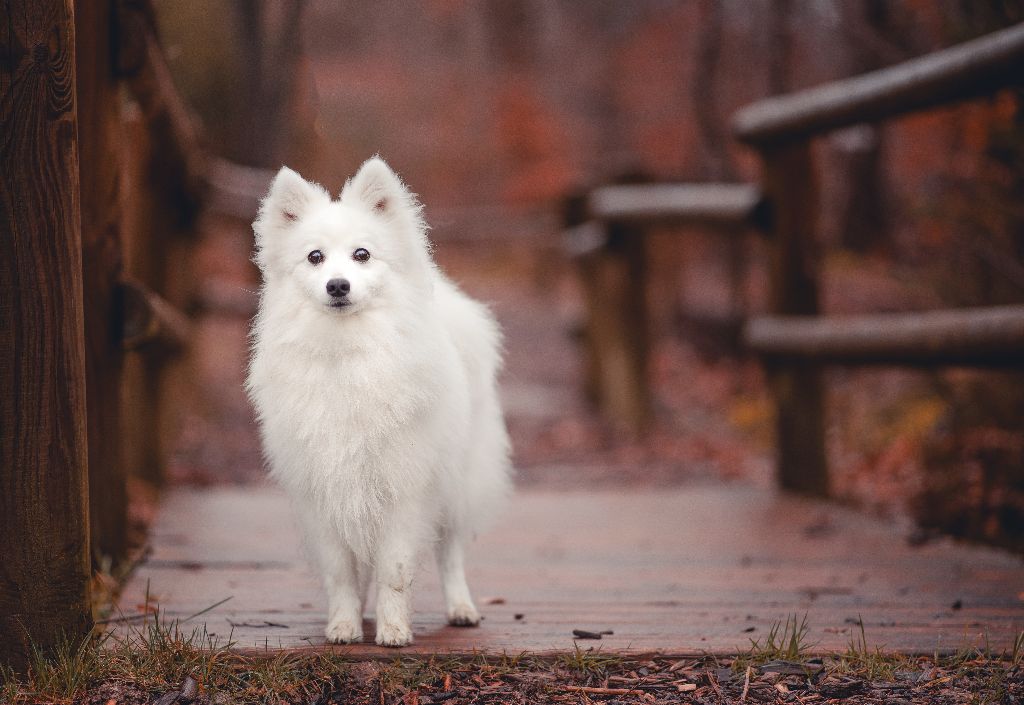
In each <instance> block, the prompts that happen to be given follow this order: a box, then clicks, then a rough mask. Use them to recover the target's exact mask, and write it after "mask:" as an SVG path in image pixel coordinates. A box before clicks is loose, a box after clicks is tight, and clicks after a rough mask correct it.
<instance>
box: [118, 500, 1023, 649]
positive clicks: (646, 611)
mask: <svg viewBox="0 0 1024 705" xmlns="http://www.w3.org/2000/svg"><path fill="white" fill-rule="evenodd" d="M290 511H291V510H290V508H289V505H288V501H287V500H286V498H285V497H284V496H283V495H282V494H280V493H279V492H278V491H276V490H273V489H268V488H251V487H250V488H214V489H208V490H177V491H174V492H172V493H171V494H170V495H169V496H168V497H167V501H166V503H165V504H164V506H163V508H162V511H161V514H160V516H159V517H158V519H157V522H156V525H155V527H154V530H153V553H152V555H151V557H150V559H149V560H148V561H147V562H146V563H144V564H143V565H141V566H140V567H139V568H138V570H137V571H136V572H135V574H134V575H133V577H132V579H131V582H130V583H129V584H128V586H127V588H126V589H125V592H124V594H123V596H122V599H121V603H120V604H121V610H122V614H123V615H124V616H127V617H132V616H133V615H137V614H139V612H141V610H142V609H143V608H144V607H145V604H144V603H145V600H146V592H147V589H148V590H149V594H150V598H151V601H152V602H156V603H158V604H159V607H160V608H161V609H162V610H163V611H164V613H165V616H167V617H168V618H171V619H174V618H180V619H184V618H186V617H188V616H190V615H192V614H195V613H196V612H199V611H200V610H203V609H204V608H206V607H209V606H210V605H213V604H214V603H216V602H218V601H220V600H223V599H225V598H231V599H230V600H228V601H227V602H225V603H224V604H223V605H221V606H219V607H217V608H216V609H214V610H212V611H210V612H209V613H207V614H204V615H203V616H202V617H201V618H199V619H196V620H193V621H192V622H189V623H188V624H187V625H186V626H187V627H188V628H189V629H191V628H192V627H194V626H199V625H201V624H202V623H204V622H205V624H206V626H207V628H208V629H209V630H210V631H212V632H214V633H215V634H217V635H218V636H219V637H221V638H222V639H223V640H226V639H227V637H228V635H229V634H230V635H231V638H232V639H234V640H235V642H236V643H237V648H239V649H250V650H261V649H263V648H265V647H266V648H270V649H278V648H285V649H306V648H313V649H331V650H334V651H337V652H340V653H347V654H350V655H352V656H353V657H384V658H390V657H394V656H396V655H398V654H408V653H413V654H427V653H440V654H447V653H459V654H470V653H474V652H483V653H490V654H498V655H500V654H501V653H502V652H505V653H509V654H518V653H521V652H523V651H530V652H536V653H549V652H555V651H561V652H565V651H571V650H572V649H573V637H572V630H573V629H585V630H590V631H600V630H604V629H610V630H612V631H614V632H615V633H614V634H613V635H608V636H605V637H604V638H603V639H602V640H601V641H581V642H579V644H580V645H581V646H582V647H584V648H585V647H588V646H594V647H600V648H601V649H602V650H603V651H606V652H634V653H638V652H643V653H647V652H653V651H661V652H663V653H668V654H700V653H701V652H703V651H707V652H711V653H722V654H725V653H735V652H736V651H737V650H745V649H746V648H747V647H749V644H750V642H749V639H750V638H755V639H756V638H763V636H764V635H765V633H766V632H767V631H768V629H769V628H770V626H771V624H772V622H773V621H775V620H780V619H782V620H784V619H785V618H786V617H787V616H789V615H792V614H794V613H796V614H798V615H800V616H803V614H804V613H807V616H808V623H809V625H810V627H811V633H810V635H809V641H810V643H813V644H815V645H816V647H815V648H816V649H818V650H843V649H845V647H846V645H847V643H848V642H849V640H850V638H851V636H852V635H853V629H854V628H855V625H854V624H853V623H852V622H855V621H856V619H857V618H858V616H862V617H863V619H864V624H865V630H866V634H867V638H868V640H869V643H870V644H871V645H877V646H879V647H884V648H886V649H889V650H894V651H896V650H898V651H905V652H916V653H929V654H930V653H932V652H933V651H934V650H935V649H939V650H940V651H950V650H955V649H957V648H959V647H961V646H966V645H968V644H975V643H981V642H982V640H983V638H984V637H986V636H987V638H988V639H989V640H990V641H991V644H992V647H993V648H996V649H998V648H1003V647H1005V646H1008V645H1009V644H1010V643H1011V642H1012V639H1013V636H1014V634H1015V630H1016V629H1018V627H1019V623H1020V622H1021V620H1024V600H1022V599H1021V596H1020V594H1019V593H1020V586H1021V585H1022V584H1024V563H1022V561H1021V560H1020V559H1019V558H1016V557H1014V556H1011V555H1009V554H1005V553H1002V552H999V551H995V550H990V549H985V548H969V547H965V546H962V545H958V544H955V543H954V542H952V541H946V540H942V541H936V542H934V543H931V544H927V545H924V546H919V547H916V548H915V547H911V546H909V545H908V543H907V541H906V539H905V535H906V532H907V531H909V526H908V525H906V524H899V523H895V522H889V521H884V520H879V519H876V518H872V517H867V516H864V515H861V514H858V513H856V512H853V511H850V510H848V509H843V508H839V507H835V506H832V505H826V504H824V503H820V502H816V501H812V500H809V499H800V498H796V497H793V496H791V495H790V496H787V495H783V494H777V493H774V492H771V491H765V490H758V489H754V488H744V487H735V486H734V487H715V486H703V487H688V488H673V489H662V490H655V491H651V490H646V491H619V492H616V491H614V490H605V491H599V492H586V491H581V492H565V493H558V492H524V493H521V494H520V495H519V496H517V497H516V498H515V499H514V500H513V503H512V505H511V506H510V507H509V509H508V511H507V512H506V513H505V515H504V516H503V517H501V518H500V519H499V521H498V523H497V525H496V526H495V527H494V529H493V530H491V531H489V532H487V533H485V534H483V535H482V536H481V537H480V539H479V540H478V541H477V542H476V543H475V544H473V546H472V547H471V550H470V557H469V560H468V563H467V566H468V571H469V581H470V585H471V586H472V588H473V589H474V592H475V594H476V596H477V598H478V602H479V607H480V609H481V611H482V613H483V615H484V617H485V619H484V621H483V624H482V625H481V626H480V628H478V629H460V628H455V627H448V626H446V625H445V622H444V616H443V612H442V605H443V602H442V600H441V594H440V588H439V585H438V579H437V576H436V574H435V572H434V570H433V567H432V565H431V561H430V560H429V559H428V558H427V557H424V558H425V560H424V561H423V563H424V568H423V570H422V571H421V575H419V576H418V578H417V580H416V588H415V598H414V600H415V604H416V610H417V611H416V615H415V618H414V623H413V629H414V632H415V636H416V640H417V641H416V643H415V644H414V646H413V647H412V648H411V649H403V650H401V651H398V652H396V651H394V650H388V649H380V648H378V647H376V646H373V645H372V643H368V642H367V643H363V644H358V645H352V646H329V645H326V644H324V639H323V629H324V623H325V615H326V607H325V598H324V595H323V592H322V590H321V589H320V587H319V581H318V579H317V578H316V576H315V575H314V574H313V573H312V572H311V571H310V570H309V568H308V567H307V564H306V562H305V561H304V560H303V558H302V555H301V551H300V550H299V545H300V544H299V536H298V532H297V531H296V530H295V528H294V525H293V520H292V515H291V513H290ZM498 598H500V599H498ZM957 600H959V601H960V602H961V604H962V607H961V608H960V609H954V608H953V604H954V603H955V602H956V601H957ZM366 615H367V620H366V622H365V624H364V632H365V633H366V634H367V635H372V634H373V627H374V625H373V622H372V619H370V617H371V616H372V610H370V609H368V610H367V612H366ZM516 615H521V617H520V618H518V619H517V618H516ZM131 624H132V623H131V622H129V623H124V622H122V623H120V624H118V625H117V629H118V633H119V634H126V633H128V632H129V631H130V629H131ZM134 624H135V625H138V624H139V622H135V623H134ZM751 628H753V631H748V630H750V629H751Z"/></svg>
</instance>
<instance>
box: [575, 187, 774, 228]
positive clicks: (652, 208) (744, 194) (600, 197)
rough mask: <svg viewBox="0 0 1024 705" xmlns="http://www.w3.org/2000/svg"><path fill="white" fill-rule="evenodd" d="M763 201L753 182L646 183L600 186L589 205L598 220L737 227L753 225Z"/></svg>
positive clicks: (592, 216) (590, 195)
mask: <svg viewBox="0 0 1024 705" xmlns="http://www.w3.org/2000/svg"><path fill="white" fill-rule="evenodd" d="M760 203H761V192H760V190H759V189H758V188H757V187H756V186H754V185H752V184H643V185H621V186H618V185H616V186H602V187H600V188H596V189H594V190H593V191H591V192H590V194H589V197H588V204H587V205H588V211H589V215H590V217H591V218H594V219H597V220H608V221H616V222H643V223H648V222H651V221H667V222H673V223H694V224H706V225H716V226H728V227H730V228H735V227H737V226H742V225H750V224H751V223H752V222H753V219H754V214H755V212H756V211H757V209H758V206H759V204H760ZM734 232H735V231H734Z"/></svg>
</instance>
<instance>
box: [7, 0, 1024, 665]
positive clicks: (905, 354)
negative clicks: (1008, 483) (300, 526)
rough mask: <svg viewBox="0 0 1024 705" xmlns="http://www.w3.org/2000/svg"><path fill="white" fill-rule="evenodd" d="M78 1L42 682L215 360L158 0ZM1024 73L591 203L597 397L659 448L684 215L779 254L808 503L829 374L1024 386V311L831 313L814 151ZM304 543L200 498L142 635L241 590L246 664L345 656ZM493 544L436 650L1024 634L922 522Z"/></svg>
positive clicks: (14, 626)
mask: <svg viewBox="0 0 1024 705" xmlns="http://www.w3.org/2000/svg"><path fill="white" fill-rule="evenodd" d="M75 5H76V7H75V8H74V9H73V8H72V2H71V0H31V1H30V0H14V1H13V2H10V3H8V5H7V8H8V10H7V11H8V13H9V16H8V17H7V20H8V22H7V24H8V28H9V31H8V32H7V33H6V34H4V35H3V38H2V39H0V49H2V55H3V56H4V57H5V59H4V61H3V62H0V121H2V123H3V126H4V129H3V140H2V141H0V165H2V169H3V180H2V182H0V223H2V224H3V228H2V231H0V234H2V237H0V322H2V327H0V663H11V664H14V665H16V666H17V665H20V664H23V663H24V662H25V658H26V655H27V652H28V649H29V645H30V644H31V643H34V644H36V645H38V646H40V647H43V648H48V647H50V646H52V645H53V644H55V643H57V642H58V641H59V640H61V639H63V638H64V637H65V636H67V635H78V634H85V633H87V632H88V631H89V630H90V628H91V627H92V625H93V617H92V605H91V595H90V575H91V572H92V569H93V568H94V567H97V568H98V567H105V566H107V567H108V566H110V565H115V566H116V565H118V564H122V563H123V561H124V559H125V546H126V490H125V487H126V481H127V474H128V471H127V468H132V469H133V471H136V472H142V473H144V474H147V475H148V476H149V478H150V479H152V480H156V481H159V479H160V467H161V464H162V462H163V458H164V451H163V449H162V448H161V447H160V444H159V438H160V437H161V433H160V429H161V426H162V423H163V422H162V415H163V414H164V413H165V412H166V403H165V400H164V398H163V394H162V392H161V390H162V389H164V388H166V386H167V384H168V382H167V380H169V379H170V380H175V379H176V378H175V374H176V373H175V371H174V366H173V362H172V360H173V355H174V353H175V351H176V350H180V349H181V348H182V347H183V346H186V345H187V344H188V340H189V319H188V313H189V308H190V306H189V304H190V301H191V297H190V294H189V286H190V284H191V282H192V280H193V276H192V274H191V271H190V268H189V264H188V262H189V253H190V250H191V241H190V233H191V232H192V230H193V227H192V226H193V222H194V217H195V214H196V213H197V212H198V209H199V208H200V207H201V204H202V201H203V200H204V198H205V197H207V196H208V194H209V192H210V190H211V188H214V187H215V186H216V183H215V182H216V177H215V175H216V173H217V170H216V169H213V168H211V167H210V161H209V160H207V159H206V158H205V155H204V153H203V152H202V150H201V149H200V146H199V144H198V142H197V140H196V137H195V134H194V130H193V129H192V126H191V123H190V122H189V119H188V112H187V110H186V109H185V106H184V105H183V103H182V101H181V99H180V98H179V97H178V95H177V93H176V92H175V91H174V89H173V86H172V85H171V82H170V79H169V74H168V71H167V67H166V64H165V62H164V59H163V55H162V53H161V49H160V46H159V43H158V42H157V41H156V38H155V33H154V29H153V22H152V13H151V11H150V10H149V9H148V6H147V5H146V4H145V3H144V2H115V1H114V0H105V1H97V2H89V3H85V2H81V3H75ZM15 18H16V20H17V21H15ZM1022 65H1024V26H1016V27H1012V28H1010V29H1007V30H1004V31H1002V32H999V33H996V34H993V35H991V36H989V37H985V38H982V39H980V40H976V41H974V42H970V43H968V44H965V45H963V46H960V47H956V48H953V49H950V50H947V51H944V52H939V53H937V54H934V55H931V56H928V57H925V58H922V59H918V60H915V61H912V62H908V63H907V64H905V65H902V66H897V67H893V68H890V69H885V70H883V71H879V72H876V73H874V74H869V75H866V76H862V77H858V78H854V79H850V80H848V81H842V82H837V83H835V84H830V85H828V86H824V87H822V88H819V89H814V90H810V91H805V92H802V93H798V94H795V95H790V96H781V97H777V98H772V99H769V100H766V101H763V102H761V103H758V104H755V105H752V106H749V107H748V108H746V109H744V110H743V111H741V112H740V113H739V114H738V115H737V116H736V120H735V125H734V127H735V132H736V135H737V137H738V138H739V139H740V140H741V141H743V142H745V143H747V144H749V145H751V146H752V147H754V148H755V149H757V150H758V152H759V154H760V155H761V157H762V159H763V163H764V178H763V182H762V183H761V184H760V185H759V186H756V187H755V186H749V185H740V186H736V185H725V186H719V187H708V186H702V187H699V188H698V187H694V186H690V185H685V184H683V185H676V186H674V187H672V188H666V187H665V186H660V187H657V188H653V187H647V186H642V185H633V186H630V187H628V188H627V187H625V186H616V187H614V188H612V187H606V188H603V189H598V190H596V191H594V192H591V193H588V194H584V195H582V196H581V197H578V198H576V199H573V200H571V201H570V202H569V204H568V206H567V224H568V225H569V226H571V230H570V234H569V238H568V240H569V242H570V243H571V244H572V249H573V252H574V254H575V255H576V257H577V258H578V262H579V265H580V267H579V269H580V274H581V277H582V281H583V282H584V288H585V291H586V292H587V294H588V297H589V309H588V310H589V321H588V341H589V344H588V350H589V354H590V370H591V372H592V374H591V384H590V387H591V389H592V391H593V392H594V393H595V396H596V397H597V398H598V399H599V401H600V403H601V405H602V408H603V409H604V410H605V411H606V413H608V414H609V415H611V416H612V417H613V418H616V419H618V420H619V421H620V423H622V425H623V426H625V427H627V428H632V429H637V428H641V427H642V426H643V424H644V423H645V422H646V421H647V419H649V417H650V409H649V394H648V391H647V387H646V366H647V337H648V333H649V331H648V330H647V324H646V320H647V317H646V311H645V309H644V308H643V305H642V302H643V299H644V297H643V295H642V294H643V287H644V271H645V265H644V256H643V253H644V247H643V241H644V239H643V231H644V227H645V225H646V224H647V223H649V222H651V221H652V220H657V219H671V220H675V221H680V220H682V221H693V220H699V221H702V222H713V223H717V224H719V225H721V226H723V229H724V230H725V231H728V232H736V231H737V230H738V229H740V228H745V227H753V228H756V229H760V230H762V231H764V232H765V233H767V234H768V236H769V239H768V242H769V247H770V249H771V253H772V254H771V280H772V296H771V312H772V316H770V317H766V318H761V319H757V320H750V321H747V322H746V325H745V328H744V340H745V341H746V343H747V344H748V345H749V347H750V348H751V349H752V350H754V351H756V352H759V353H761V354H762V355H763V357H764V361H765V365H766V370H767V371H768V376H769V378H770V383H771V389H772V393H773V395H774V398H775V401H776V410H777V420H778V421H777V447H778V463H777V467H778V477H779V484H780V486H781V487H782V488H784V489H786V490H796V491H798V492H801V493H804V494H809V495H826V494H827V491H828V475H827V472H826V465H825V454H824V437H823V434H824V431H823V428H824V426H823V413H824V412H823V403H822V382H821V376H820V366H821V365H822V364H833V363H844V364H846V363H855V364H866V363H869V364H893V363H898V364H914V365H919V364H927V365H935V364H956V365H981V366H1011V367H1014V368H1019V367H1020V366H1021V364H1022V360H1024V307H1019V306H1014V307H1008V308H1003V309H998V310H982V311H957V312H939V313H936V314H934V315H931V316H929V317H921V318H918V317H902V318H901V317H888V318H864V319H856V320H850V321H842V322H837V321H833V320H829V319H819V318H817V315H818V313H819V307H818V296H817V278H818V275H817V271H816V265H815V261H816V257H815V254H814V249H815V248H814V233H813V230H812V223H813V217H812V215H813V212H814V204H815V198H816V191H817V186H816V184H815V182H814V178H813V169H812V157H811V151H810V149H809V144H810V140H811V139H812V138H813V137H815V136H816V135H819V134H822V133H824V132H826V131H828V130H832V129H836V128H839V127H842V126H844V125H851V124H855V123H858V122H863V121H867V120H872V121H873V120H882V119H886V118H889V117H893V116H896V115H900V114H905V113H908V112H910V111H916V110H923V109H927V108H930V107H933V106H936V105H939V104H944V103H948V102H953V101H959V100H964V99H968V98H974V97H977V96H979V95H985V94H988V93H990V92H992V91H995V90H998V89H999V88H1000V87H1003V86H1008V85H1012V84H1014V83H1015V82H1018V81H1020V80H1021V77H1022V73H1021V71H1020V67H1021V66H1022ZM122 89H124V90H126V92H127V93H128V94H129V95H130V97H131V100H130V101H128V102H127V103H126V102H125V101H122V99H121V93H120V91H121V90H122ZM111 155H120V158H111ZM626 244H630V245H631V246H629V247H626V246H625V245H626ZM623 292H626V293H632V294H639V295H626V296H623V295H621V294H622V293H623ZM894 331H899V332H900V334H899V335H893V332H894ZM161 380H162V381H161ZM181 382H182V381H181V380H180V379H179V380H178V381H177V383H181ZM122 390H123V396H122ZM808 517H811V518H813V520H812V521H808ZM289 527H290V524H289V519H288V517H287V512H286V511H285V508H284V503H283V502H282V500H281V497H280V496H279V495H278V494H277V493H276V492H274V491H272V490H264V489H259V490H252V491H229V490H216V491H214V490H211V491H200V490H183V489H175V490H172V491H171V492H169V493H168V494H167V495H166V496H165V498H164V502H163V506H162V511H161V513H160V515H159V517H158V519H157V522H156V524H155V526H154V527H153V535H152V546H153V552H152V554H151V555H150V556H149V557H148V559H147V560H146V561H145V562H144V563H143V564H142V565H141V566H139V567H138V568H137V569H136V571H135V573H134V575H133V577H132V579H131V581H130V582H129V583H128V585H127V587H126V589H125V593H124V595H123V597H122V599H121V601H120V610H121V615H120V621H118V622H115V624H116V625H117V628H119V629H125V628H127V625H130V624H132V623H133V620H135V619H137V615H138V613H139V611H140V610H143V611H144V610H145V608H146V597H145V595H146V591H147V586H148V591H149V593H150V597H151V599H152V598H153V597H154V596H155V597H156V598H158V599H159V603H160V604H161V606H162V607H163V608H165V609H166V610H168V612H169V613H170V614H171V615H174V616H179V617H185V616H188V615H189V614H193V613H194V612H197V611H199V610H200V609H204V608H206V607H208V606H210V605H212V604H215V603H217V602H219V601H220V600H222V599H224V598H228V597H230V598H231V600H230V601H228V602H224V603H223V604H222V605H221V606H219V607H218V608H216V609H215V610H213V611H211V612H209V613H208V614H205V615H204V616H203V619H204V620H205V621H206V622H207V624H208V627H209V628H210V629H211V630H213V631H216V632H217V633H218V635H222V636H224V637H228V636H229V635H231V637H232V638H233V639H235V640H236V641H237V643H238V645H239V646H240V647H248V648H251V647H258V646H259V645H260V643H262V644H263V646H264V647H268V648H269V647H275V648H276V647H285V648H290V647H294V646H296V645H299V644H309V645H311V646H313V647H317V646H320V645H321V642H320V637H319V634H320V631H321V626H322V624H321V620H322V617H321V615H322V611H323V610H322V608H323V604H322V603H323V600H322V598H321V597H320V596H319V594H318V592H317V590H316V588H315V585H314V583H313V581H312V578H311V576H309V574H308V573H306V572H305V568H303V567H302V565H303V564H302V563H301V561H299V559H298V558H297V557H296V556H297V553H296V539H295V536H294V533H293V532H292V531H291V529H290V528H289ZM474 550H475V562H474V563H473V565H474V566H476V567H475V568H474V570H475V571H476V574H475V575H472V576H471V578H472V580H473V582H474V584H475V586H476V590H477V592H478V594H479V595H481V596H483V597H484V599H483V600H482V602H483V604H482V608H483V611H484V613H485V615H486V616H487V621H485V623H484V626H483V627H481V628H480V629H478V630H453V629H449V628H444V627H440V626H439V625H440V623H441V620H440V614H439V611H438V605H439V601H438V599H437V595H436V592H437V591H436V586H435V585H434V584H433V583H432V579H431V577H430V576H429V575H427V576H425V577H424V578H423V579H422V580H421V581H420V582H421V583H422V584H423V586H424V589H423V590H422V592H421V593H420V598H419V599H420V600H421V604H422V608H423V609H422V611H421V612H420V613H419V616H418V618H417V622H416V624H415V627H416V634H417V638H418V645H417V646H416V647H415V650H417V651H419V652H431V653H435V652H450V651H453V652H467V651H479V650H491V651H507V652H520V651H524V650H535V651H552V650H565V649H571V648H573V634H572V631H573V630H574V629H582V630H586V631H598V632H600V631H605V630H610V631H612V632H614V633H613V634H610V635H606V636H605V637H604V638H603V639H602V640H601V642H596V641H595V642H593V643H594V644H598V643H599V644H600V645H601V646H602V647H604V648H605V649H609V650H612V649H613V650H624V651H654V650H660V651H664V652H670V653H696V652H702V651H713V652H726V651H733V650H735V649H737V648H741V647H743V646H744V645H746V644H747V643H748V641H747V640H748V639H749V638H751V637H753V638H757V637H758V636H759V635H762V634H764V633H765V632H766V630H767V629H768V627H769V626H770V624H771V622H772V621H773V620H778V619H785V618H786V616H787V615H791V614H797V615H803V614H804V613H806V614H807V615H808V621H809V623H810V625H811V627H812V630H813V632H812V637H813V641H814V643H817V644H818V646H819V648H822V649H828V648H842V647H843V646H845V645H846V643H847V642H848V640H849V633H850V628H851V624H852V623H853V622H856V620H857V619H858V618H861V617H862V618H863V619H864V624H865V627H866V629H867V633H868V635H869V636H870V637H871V638H872V640H873V641H876V642H877V643H878V644H879V645H884V646H886V647H887V648H891V649H898V650H905V651H926V652H929V653H930V652H932V651H934V650H935V649H940V650H946V649H955V648H958V647H960V646H963V645H965V644H974V643H977V641H978V640H979V639H987V640H988V641H989V642H990V643H991V644H992V645H993V646H995V647H999V646H1005V645H1007V644H1008V642H1009V640H1011V638H1012V635H1013V634H1014V633H1015V632H1016V631H1019V630H1020V628H1021V624H1022V621H1024V593H1021V592H1020V590H1021V586H1024V570H1022V566H1021V562H1020V560H1019V559H1018V558H1013V557H1009V556H1007V555H1004V554H1001V553H998V552H995V551H990V550H986V549H980V548H969V547H963V546H956V545H953V544H951V543H949V542H941V543H936V544H932V545H928V546H924V547H921V548H916V549H912V548H910V547H908V546H907V545H906V544H905V542H904V541H903V533H902V530H901V529H900V528H899V527H896V526H893V525H889V524H886V523H883V522H879V521H877V520H873V519H868V518H865V517H863V516H859V515H857V514H856V513H854V512H851V511H847V510H843V509H839V508H836V507H833V506H828V507H827V508H826V505H824V504H819V503H818V501H817V500H810V499H798V498H796V497H793V496H788V495H783V494H776V493H769V492H763V491H758V490H753V489H743V488H721V487H698V488H689V489H679V490H673V491H671V492H658V493H657V494H650V493H646V494H645V493H635V494H629V493H627V494H609V493H596V492H595V493H574V494H545V493H539V494H535V493H529V492H527V493H524V494H523V496H522V497H521V498H519V499H518V500H517V501H516V502H515V503H514V504H513V507H512V510H511V512H510V513H509V514H508V515H507V516H506V517H505V519H503V523H501V524H500V525H499V527H498V528H497V529H496V530H495V532H494V533H492V534H490V535H488V536H486V537H484V538H482V539H481V542H480V543H479V544H478V545H477V546H476V548H475V549H474ZM488 597H490V598H491V599H487V598H488ZM140 605H142V607H140ZM517 615H519V616H517ZM851 620H852V622H851ZM348 648H349V650H350V652H351V653H353V654H354V655H369V654H371V653H373V652H374V647H371V646H365V645H364V646H355V647H348Z"/></svg>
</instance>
